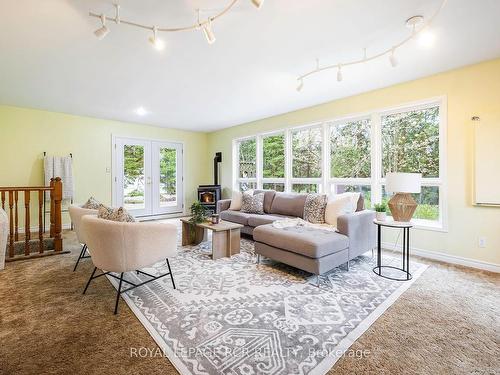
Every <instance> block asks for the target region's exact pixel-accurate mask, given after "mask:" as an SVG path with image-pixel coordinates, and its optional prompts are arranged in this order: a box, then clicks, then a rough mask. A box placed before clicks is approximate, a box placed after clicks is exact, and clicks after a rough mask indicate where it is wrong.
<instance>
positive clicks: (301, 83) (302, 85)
mask: <svg viewBox="0 0 500 375" xmlns="http://www.w3.org/2000/svg"><path fill="white" fill-rule="evenodd" d="M298 81H299V84H298V85H297V91H298V92H301V91H302V89H303V88H304V80H303V79H302V78H300V79H298Z"/></svg>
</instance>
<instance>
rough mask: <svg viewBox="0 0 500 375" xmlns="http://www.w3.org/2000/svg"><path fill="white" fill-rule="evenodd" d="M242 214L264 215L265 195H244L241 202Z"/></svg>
mask: <svg viewBox="0 0 500 375" xmlns="http://www.w3.org/2000/svg"><path fill="white" fill-rule="evenodd" d="M241 212H246V213H248V214H260V215H263V214H264V193H258V194H255V195H251V194H249V193H243V197H242V201H241Z"/></svg>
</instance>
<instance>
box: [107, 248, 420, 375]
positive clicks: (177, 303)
mask: <svg viewBox="0 0 500 375" xmlns="http://www.w3.org/2000/svg"><path fill="white" fill-rule="evenodd" d="M210 246H211V244H210V243H209V242H204V243H201V244H200V245H198V246H184V247H181V246H179V254H178V256H177V257H176V258H173V259H171V260H170V263H171V266H172V272H173V274H174V277H175V282H176V286H177V289H176V290H174V289H173V288H172V283H171V281H170V278H169V277H168V276H166V277H164V278H163V279H160V280H159V281H156V282H153V283H150V284H146V285H145V286H143V287H140V288H137V289H134V290H132V291H130V292H127V293H126V294H125V295H123V298H124V299H125V301H126V303H127V304H128V306H129V307H130V308H131V309H132V311H133V312H134V314H135V315H136V316H137V318H138V319H139V320H140V321H141V322H142V324H143V325H144V327H145V328H146V329H147V330H148V332H149V333H150V334H151V336H152V337H153V338H154V340H155V341H156V343H157V344H158V346H159V349H158V351H160V352H161V354H162V355H165V356H166V357H167V358H168V359H169V360H170V361H171V362H172V364H173V365H174V366H175V367H176V368H177V370H178V371H179V372H180V373H181V374H238V375H251V374H324V373H326V372H327V371H328V370H329V369H330V368H331V367H332V366H333V365H334V364H335V362H336V361H337V360H338V359H339V358H341V357H342V356H344V355H356V356H361V355H363V353H351V352H349V347H350V346H351V345H352V343H353V342H354V341H355V340H356V339H357V338H358V337H359V336H361V334H362V333H363V332H365V331H366V330H367V329H368V327H369V326H370V325H371V324H372V323H373V322H374V321H375V320H376V319H377V318H378V317H379V316H380V315H381V314H382V313H383V312H384V311H385V310H386V309H387V308H388V307H389V306H390V305H391V304H393V303H394V302H395V301H396V300H397V298H398V297H399V296H400V295H401V294H402V293H403V292H404V291H405V290H406V289H408V287H409V286H410V285H411V283H412V282H413V281H415V280H416V279H417V278H418V277H419V276H420V275H421V274H422V273H423V272H424V271H425V269H426V268H427V266H425V265H422V264H418V263H412V264H411V268H410V271H411V272H412V274H413V279H412V280H411V281H405V282H398V281H391V280H388V279H385V278H382V277H379V276H377V275H375V274H374V273H373V271H372V268H373V267H374V265H375V259H372V257H371V254H369V255H367V256H361V257H358V258H357V259H355V260H354V261H351V265H350V270H349V271H347V270H346V269H345V267H342V266H341V267H338V268H336V269H335V270H333V271H331V272H330V273H328V274H326V275H324V276H323V277H322V279H321V285H320V287H319V288H318V287H317V286H315V285H314V284H313V282H314V281H315V277H314V276H312V275H311V274H308V273H306V272H302V271H300V270H297V269H295V268H292V267H288V266H285V265H283V264H279V263H275V262H273V261H271V260H264V261H263V263H261V264H260V265H257V264H256V256H255V254H254V246H253V241H251V240H248V239H242V241H241V253H240V254H238V255H235V256H233V257H231V258H223V259H219V260H216V261H214V260H212V259H211V256H210ZM398 261H399V259H396V258H391V257H388V256H385V257H384V263H393V264H395V263H397V262H398ZM146 271H147V272H151V273H156V272H158V273H160V272H162V273H165V272H168V269H167V266H166V264H163V263H160V264H157V265H155V266H154V267H152V268H149V269H147V270H146ZM126 277H127V278H128V280H130V281H133V282H134V281H139V280H145V277H143V276H138V275H136V274H135V273H128V274H127V275H126ZM110 281H111V282H112V284H113V285H114V286H115V288H116V287H117V283H116V281H115V280H114V279H111V280H110ZM134 349H135V352H134ZM140 350H141V348H131V355H134V354H135V355H136V356H147V355H155V356H156V355H158V352H154V351H146V350H143V351H142V353H141V351H140ZM365 355H369V353H365Z"/></svg>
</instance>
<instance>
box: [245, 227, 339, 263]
mask: <svg viewBox="0 0 500 375" xmlns="http://www.w3.org/2000/svg"><path fill="white" fill-rule="evenodd" d="M253 238H254V240H255V241H258V242H262V243H265V244H267V245H271V246H274V247H277V248H279V249H283V250H288V251H291V252H294V253H297V254H301V255H304V256H306V257H309V258H321V257H324V256H326V255H329V254H333V253H336V252H339V251H342V250H345V249H347V248H348V247H349V239H348V238H347V237H346V236H344V235H343V234H340V233H336V232H332V231H327V230H323V229H316V228H310V227H291V228H283V229H282V228H275V227H273V225H272V224H268V225H261V226H259V227H257V228H255V229H254V231H253Z"/></svg>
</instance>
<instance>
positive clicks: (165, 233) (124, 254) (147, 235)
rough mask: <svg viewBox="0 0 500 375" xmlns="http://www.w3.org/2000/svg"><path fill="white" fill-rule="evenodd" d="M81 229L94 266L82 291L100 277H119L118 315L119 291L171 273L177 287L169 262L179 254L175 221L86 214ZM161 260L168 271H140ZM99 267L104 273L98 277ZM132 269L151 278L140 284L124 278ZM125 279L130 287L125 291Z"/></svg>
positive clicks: (129, 288) (120, 292)
mask: <svg viewBox="0 0 500 375" xmlns="http://www.w3.org/2000/svg"><path fill="white" fill-rule="evenodd" d="M81 229H82V230H83V231H84V233H85V240H86V241H87V245H88V246H89V248H90V249H91V253H90V257H91V258H92V262H93V263H94V266H95V267H94V271H93V272H92V275H91V276H90V279H89V281H88V282H87V285H86V286H85V289H84V291H83V294H85V292H86V291H87V288H88V287H89V285H90V282H91V281H92V280H93V279H95V278H97V277H100V276H103V275H109V276H111V277H114V278H116V279H117V280H119V285H118V291H117V295H116V303H115V314H116V313H117V312H118V301H119V299H120V294H122V293H125V292H127V291H129V290H131V289H134V288H137V287H139V286H141V285H144V284H146V283H148V282H151V281H154V280H158V279H159V278H161V277H164V276H167V275H170V278H171V280H172V285H173V288H174V289H175V282H174V277H173V275H172V269H171V268H170V263H169V261H168V258H171V257H173V256H175V255H176V253H177V227H176V226H175V225H174V224H169V223H158V222H144V223H137V222H136V223H130V222H118V221H111V220H104V219H99V218H97V217H93V216H89V215H86V216H83V218H82V221H81ZM162 260H163V261H164V260H166V263H167V266H168V271H169V272H167V273H165V274H162V275H151V274H149V273H146V272H143V271H140V269H141V268H144V267H148V266H151V265H153V264H155V263H157V262H159V261H162ZM98 268H99V269H100V270H102V271H103V273H101V274H99V275H97V276H95V273H96V271H97V269H98ZM129 271H135V272H137V274H142V275H145V276H148V277H149V279H148V280H146V281H144V282H140V283H138V284H136V283H133V282H131V281H128V280H126V279H124V277H123V275H124V273H125V272H129ZM112 272H113V273H117V274H119V276H117V275H115V274H113V273H112ZM123 282H125V283H127V284H130V285H131V286H130V287H128V288H125V289H123V290H122V283H123Z"/></svg>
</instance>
